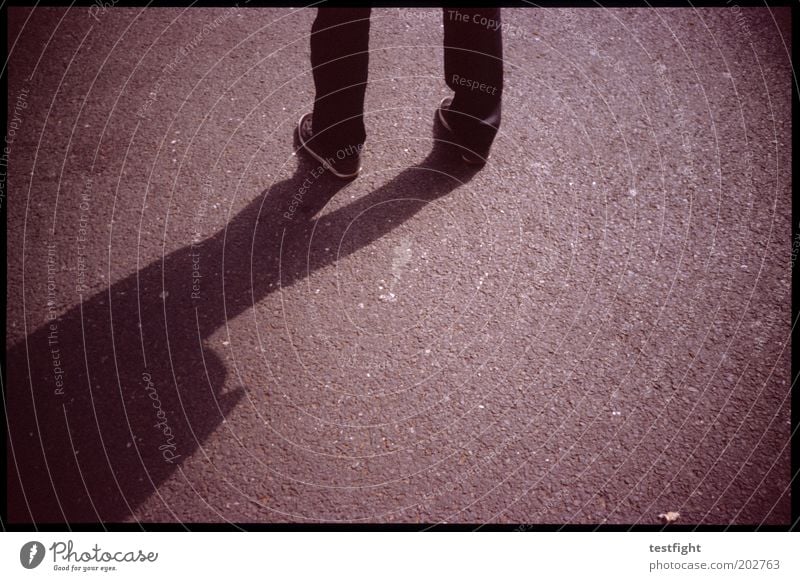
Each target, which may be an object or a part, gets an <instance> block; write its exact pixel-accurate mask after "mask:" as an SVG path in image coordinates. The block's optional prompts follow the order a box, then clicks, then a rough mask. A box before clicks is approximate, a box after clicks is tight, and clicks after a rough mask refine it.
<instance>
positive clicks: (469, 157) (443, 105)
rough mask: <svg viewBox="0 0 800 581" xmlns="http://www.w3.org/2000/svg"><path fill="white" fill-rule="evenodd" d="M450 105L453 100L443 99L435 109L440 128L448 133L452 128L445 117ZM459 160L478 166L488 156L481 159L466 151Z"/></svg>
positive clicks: (482, 163) (450, 98)
mask: <svg viewBox="0 0 800 581" xmlns="http://www.w3.org/2000/svg"><path fill="white" fill-rule="evenodd" d="M452 104H453V98H452V97H445V98H444V99H442V100H441V102H440V103H439V108H438V109H437V112H438V113H439V122H440V123H441V124H442V127H444V128H445V129H447V131H449V132H450V133H454V132H453V127H452V126H451V125H450V123H449V122H448V121H447V115H448V114H450V113H451V112H450V106H451V105H452ZM461 147H464V146H461ZM461 159H462V160H464V163H466V164H467V165H475V166H480V165H484V164H485V163H486V161H487V160H488V159H489V156H488V155H487V156H486V158H483V157H481V156H479V155H478V154H477V153H474V152H472V151H469V150H467V151H464V152H463V153H462V154H461Z"/></svg>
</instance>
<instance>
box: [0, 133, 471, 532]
mask: <svg viewBox="0 0 800 581" xmlns="http://www.w3.org/2000/svg"><path fill="white" fill-rule="evenodd" d="M434 143H435V145H434V148H433V150H432V151H431V153H430V154H429V155H428V157H427V158H426V159H425V161H423V162H422V163H421V164H419V165H418V166H414V167H412V168H409V169H406V170H404V171H403V172H402V173H400V174H399V175H398V176H397V177H396V178H394V179H393V180H391V181H390V182H389V183H387V184H385V185H384V186H381V187H380V188H378V189H377V190H375V191H373V192H372V193H370V194H369V195H367V196H364V197H362V198H360V199H358V200H356V201H355V202H353V203H351V204H349V205H347V206H346V207H342V208H340V209H338V210H336V211H334V212H331V213H329V214H327V215H325V216H324V217H323V218H317V219H313V218H311V216H313V215H314V214H315V213H316V212H317V211H318V210H320V209H321V208H322V207H323V206H324V205H325V204H326V203H327V201H328V200H330V199H331V197H332V196H333V195H335V194H336V192H337V191H339V189H341V188H342V186H343V183H342V182H340V181H338V180H335V179H334V178H332V177H329V175H328V174H327V173H324V174H322V175H321V176H318V177H316V178H314V179H312V180H310V181H311V184H310V186H308V184H309V176H312V175H314V174H312V172H316V171H317V169H318V166H317V165H315V164H314V163H311V162H310V161H308V160H306V159H305V158H299V159H300V162H299V166H298V168H297V170H296V172H295V174H294V175H293V176H292V177H291V178H289V179H287V180H285V181H282V182H279V183H277V184H275V185H274V186H273V187H271V188H270V189H269V190H268V191H266V192H263V193H262V194H261V195H259V196H257V197H256V198H255V199H254V200H253V201H252V202H251V203H250V204H249V205H248V206H247V207H246V208H245V209H244V210H243V211H242V212H240V213H239V214H238V215H237V216H236V217H235V218H234V219H233V220H231V221H230V222H229V223H228V225H227V226H226V227H225V228H224V229H222V230H220V231H219V232H217V233H216V234H214V235H213V236H212V237H210V238H208V239H206V240H204V241H202V242H201V243H199V244H195V245H189V246H187V247H184V248H182V249H180V250H178V251H175V252H173V253H171V254H169V255H168V256H166V257H165V258H164V259H162V260H158V261H156V262H153V263H152V264H150V265H148V266H147V267H145V268H144V269H142V270H140V271H139V272H137V273H135V274H132V275H130V276H128V277H126V278H125V279H123V280H121V281H119V282H117V283H114V284H113V285H111V286H110V287H109V288H108V289H106V290H105V291H102V292H100V293H97V294H96V295H94V296H92V297H91V298H88V299H86V300H84V301H83V302H82V303H81V304H79V305H77V306H75V307H73V308H71V309H70V310H69V311H68V312H67V313H65V314H64V315H63V316H61V317H59V318H58V319H56V320H54V321H51V322H48V323H47V324H45V325H43V326H42V327H40V328H39V329H37V330H36V331H34V332H33V333H31V334H30V335H28V336H27V337H26V339H25V341H23V342H21V343H19V344H18V345H15V346H13V347H12V348H11V349H10V350H9V351H8V352H7V366H8V367H7V369H8V388H7V390H6V393H5V394H4V396H5V401H6V406H7V408H6V411H7V417H8V440H7V442H8V443H7V462H8V470H7V474H8V481H7V485H8V486H7V490H8V495H7V512H6V514H7V516H8V519H9V522H11V523H21V522H35V523H60V522H70V523H79V522H120V521H122V520H124V519H126V518H130V517H131V515H132V514H133V512H134V511H135V510H136V508H137V507H138V506H139V505H141V504H142V502H144V501H145V500H146V499H148V498H149V497H150V496H152V495H154V494H158V489H159V485H160V484H161V483H163V482H164V480H165V479H167V478H168V477H170V476H171V475H172V474H173V472H174V471H176V470H179V469H180V466H181V463H182V462H183V461H184V460H185V459H186V458H187V457H189V456H191V455H192V454H193V453H194V452H196V451H198V448H202V443H203V442H204V441H205V440H206V438H208V436H209V435H210V434H211V433H212V432H213V431H214V430H215V429H217V428H218V426H219V425H220V424H221V422H222V421H223V419H224V418H225V416H226V415H227V414H228V413H229V412H230V411H231V409H233V407H234V406H236V404H237V403H238V402H239V401H240V400H241V398H242V396H243V392H242V391H241V390H234V391H231V392H227V393H224V394H223V393H221V388H222V386H224V384H225V378H226V369H225V366H224V364H223V363H222V361H221V360H220V358H219V357H218V356H217V354H216V353H215V352H214V350H213V349H210V348H208V347H207V346H205V345H204V340H205V339H206V338H208V337H209V336H210V335H211V334H212V333H213V332H214V331H215V330H216V329H218V328H219V327H220V326H221V325H223V324H224V323H225V321H226V320H229V319H232V318H234V317H236V316H237V315H239V314H241V313H242V312H244V311H245V310H247V309H249V308H251V307H252V306H253V305H254V304H255V303H257V302H258V301H259V300H261V299H262V298H264V297H265V296H266V295H267V294H268V293H270V292H272V291H274V290H277V289H279V288H281V287H286V286H288V285H291V284H293V283H295V282H297V281H299V280H301V279H303V278H305V277H307V276H309V275H310V274H311V273H313V272H315V271H316V270H319V269H320V268H323V267H325V266H327V265H329V264H331V263H332V262H333V261H335V260H337V259H338V258H341V257H343V256H346V255H348V254H351V253H353V252H356V251H357V250H358V249H360V248H363V247H365V246H368V245H369V244H370V243H372V242H373V241H375V240H377V239H378V238H380V237H381V236H383V235H385V234H386V233H388V232H390V231H391V230H392V229H393V228H396V227H397V226H398V225H400V224H402V223H403V222H404V221H406V220H408V219H410V218H411V217H412V216H414V215H415V214H416V213H417V212H418V211H419V210H420V209H422V208H423V207H424V206H425V205H426V204H427V203H429V202H431V201H433V200H435V199H437V198H439V197H441V196H444V195H446V194H447V193H449V192H451V191H452V190H453V189H454V188H456V187H458V186H459V185H461V184H462V183H463V182H465V181H468V180H469V179H470V178H471V177H472V175H474V171H469V170H467V169H465V168H464V167H463V166H462V165H461V164H460V163H457V162H456V161H455V160H454V159H453V156H452V152H450V151H447V150H446V149H445V147H444V146H443V145H441V144H440V142H439V141H435V142H434ZM304 184H305V185H307V186H308V190H307V191H306V192H305V194H304V196H303V205H301V207H300V208H299V209H298V210H297V212H296V213H295V214H294V215H293V216H292V218H291V219H287V217H286V212H287V210H288V209H289V208H291V204H292V201H293V197H294V196H296V194H297V193H298V191H299V190H300V189H301V188H302V187H303V185H304ZM388 201H393V203H391V204H384V203H383V202H388ZM368 209H370V213H369V220H359V221H358V222H357V227H355V228H353V227H352V225H351V223H352V221H353V219H354V218H356V217H357V216H359V215H361V213H362V212H364V211H366V210H368ZM320 219H321V220H324V227H320V228H315V227H316V226H317V225H318V223H319V220H320ZM348 227H350V228H349V230H348ZM346 230H347V236H348V244H347V245H345V247H344V248H343V249H342V252H341V253H339V254H338V255H337V254H335V253H330V252H316V251H314V249H315V248H316V249H319V248H321V247H323V246H326V245H327V246H331V247H336V246H338V245H339V240H340V239H341V237H342V235H343V234H344V232H345V231H346ZM312 233H313V246H312V247H311V252H310V253H309V243H310V241H311V240H312ZM195 271H198V272H200V273H201V274H202V277H201V278H199V280H198V277H193V272H195ZM57 369H58V370H60V372H61V373H62V374H63V376H62V377H61V378H60V380H62V381H63V387H62V391H63V393H61V394H59V393H57V391H58V389H59V386H58V385H57V384H56V380H57V373H58V371H57ZM201 453H202V451H201ZM162 501H164V502H165V503H167V501H166V499H162ZM198 502H201V501H199V500H198ZM166 506H167V507H168V503H167V504H166Z"/></svg>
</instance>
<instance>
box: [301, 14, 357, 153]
mask: <svg viewBox="0 0 800 581" xmlns="http://www.w3.org/2000/svg"><path fill="white" fill-rule="evenodd" d="M369 17H370V9H369V8H319V9H318V10H317V18H316V19H315V20H314V25H313V26H312V28H311V66H312V67H313V75H314V87H315V89H316V97H315V99H314V114H313V121H312V123H313V135H314V138H313V140H312V142H311V143H312V145H314V146H315V147H318V148H319V149H320V150H321V151H323V152H324V153H325V155H335V154H336V151H337V150H340V149H345V150H347V151H352V150H353V148H358V149H359V150H360V149H361V146H362V145H363V144H364V140H365V139H366V131H365V130H364V116H363V115H364V93H365V91H366V88H367V68H368V64H369Z"/></svg>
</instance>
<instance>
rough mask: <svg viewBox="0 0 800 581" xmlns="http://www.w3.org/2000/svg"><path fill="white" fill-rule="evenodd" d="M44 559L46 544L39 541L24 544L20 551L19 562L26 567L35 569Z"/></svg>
mask: <svg viewBox="0 0 800 581" xmlns="http://www.w3.org/2000/svg"><path fill="white" fill-rule="evenodd" d="M43 559H44V545H43V544H42V543H40V542H39V541H30V542H29V543H25V544H24V545H22V548H21V549H20V551H19V562H20V563H22V566H23V567H25V568H26V569H35V568H36V567H38V566H39V565H40V564H41V562H42V560H43Z"/></svg>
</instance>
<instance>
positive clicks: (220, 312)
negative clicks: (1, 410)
mask: <svg viewBox="0 0 800 581" xmlns="http://www.w3.org/2000/svg"><path fill="white" fill-rule="evenodd" d="M314 14H315V12H314V10H310V9H299V10H290V9H259V10H245V9H231V10H230V11H228V10H224V9H215V10H183V9H149V10H148V9H144V10H142V9H114V10H108V11H106V12H102V11H99V10H98V11H95V12H93V13H92V15H93V16H94V17H96V18H93V17H92V15H90V14H89V12H88V9H86V8H83V9H74V10H66V9H53V8H44V9H36V10H33V11H31V10H29V9H21V8H11V9H10V10H9V46H10V52H11V57H10V63H9V67H10V80H9V109H8V110H9V122H12V121H13V120H14V119H17V121H16V127H15V134H14V136H13V139H12V143H11V144H10V156H9V157H10V160H11V161H10V164H9V181H8V198H7V201H6V203H7V204H8V248H9V250H8V262H9V264H8V330H7V341H8V385H7V388H8V398H9V414H10V415H9V425H10V438H9V516H10V517H11V519H12V520H13V521H25V520H31V518H33V519H36V520H39V521H46V522H53V521H59V520H64V518H67V519H69V520H71V521H93V520H98V519H102V520H110V521H126V522H135V521H147V522H153V521H156V522H175V521H181V522H198V521H199V522H209V521H212V522H219V521H231V522H375V523H387V522H396V523H399V522H407V523H417V522H423V523H439V522H452V523H477V524H481V523H521V524H525V523H529V524H538V523H558V524H562V523H563V524H569V523H639V524H643V523H646V524H652V523H658V522H659V517H658V515H659V514H660V513H663V512H666V511H677V512H680V515H681V516H680V520H679V521H678V522H679V523H684V524H697V523H702V524H768V523H771V524H778V523H787V522H788V519H789V516H790V496H789V482H790V462H789V438H790V427H791V426H790V409H789V403H790V402H789V388H790V385H789V361H790V357H789V355H790V343H789V331H790V278H791V266H792V264H791V262H790V261H791V260H793V259H794V255H793V254H792V251H793V246H792V240H791V197H790V185H791V173H790V159H791V143H790V135H791V116H790V113H791V111H790V109H791V106H790V105H791V102H790V99H791V82H792V77H791V68H790V62H789V56H788V55H789V54H790V50H791V46H790V44H789V42H790V18H789V11H788V10H787V9H773V10H767V9H737V10H733V9H728V8H719V9H698V10H688V9H664V10H636V9H616V10H605V9H591V10H568V9H562V10H554V9H532V10H516V9H515V10H512V9H507V10H504V11H503V18H504V23H505V26H506V29H505V37H504V39H505V40H504V47H505V56H506V63H505V71H506V89H505V93H504V102H503V115H504V117H503V125H502V128H501V133H500V135H499V136H498V138H497V141H496V143H495V147H494V149H493V153H492V158H491V160H490V163H489V164H488V165H487V166H486V167H485V168H484V169H483V170H482V171H480V172H477V173H474V172H472V173H470V172H468V171H466V170H465V169H464V168H463V167H462V166H461V165H460V164H459V163H458V159H457V157H456V156H455V155H454V153H453V151H452V150H450V149H449V148H448V147H447V145H446V144H442V143H440V142H438V143H437V140H436V139H435V136H434V135H435V134H434V109H435V106H436V104H437V103H438V102H439V100H440V99H441V98H442V97H444V96H446V95H448V94H449V91H448V89H447V87H446V86H445V84H444V80H443V78H442V76H443V72H442V49H441V42H442V27H441V11H440V10H434V9H386V10H376V11H374V13H373V17H372V31H371V55H370V85H369V88H368V91H367V103H366V124H367V131H368V141H367V144H366V149H365V155H364V173H363V175H362V176H361V177H359V178H358V179H357V180H355V181H353V182H352V183H348V184H343V183H341V182H338V181H335V180H333V179H331V178H329V177H328V176H327V175H323V176H320V177H315V174H316V171H315V169H316V168H315V166H314V164H312V163H311V162H309V161H308V160H307V159H306V158H304V157H303V156H302V155H297V156H295V155H293V151H294V147H295V145H294V143H293V135H292V131H293V127H294V123H295V122H296V119H297V118H298V117H299V116H300V114H301V113H303V112H305V111H307V110H310V107H311V104H312V101H313V83H312V79H311V75H310V71H309V49H308V45H309V38H308V35H309V33H310V29H311V23H312V21H313V18H314ZM20 95H22V99H23V101H24V103H25V105H24V106H22V105H21V104H20V102H19V99H20ZM15 107H16V110H15ZM304 186H305V188H306V189H305V191H304V193H303V194H301V197H302V198H303V204H304V205H303V206H302V208H300V209H299V210H297V212H295V213H294V214H293V215H292V217H291V219H288V218H287V217H286V214H287V212H290V209H291V208H292V207H293V206H292V200H293V198H294V197H295V196H297V195H298V192H299V191H300V190H301V188H304ZM334 194H335V195H334ZM328 200H330V201H328ZM320 208H321V209H320ZM315 209H320V211H319V213H318V214H316V216H313V214H312V216H313V217H309V214H311V213H312V212H313V211H314V210H315ZM48 301H50V304H49V305H48ZM57 382H59V383H57ZM34 403H35V405H34ZM42 450H44V453H43V452H42ZM20 482H21V484H20ZM54 490H55V493H54Z"/></svg>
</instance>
